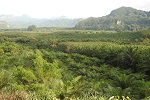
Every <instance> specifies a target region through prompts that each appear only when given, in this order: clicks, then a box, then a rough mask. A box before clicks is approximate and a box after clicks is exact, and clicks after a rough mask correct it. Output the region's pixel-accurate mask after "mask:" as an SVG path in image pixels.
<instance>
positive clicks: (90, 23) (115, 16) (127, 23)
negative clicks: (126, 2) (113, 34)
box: [75, 7, 150, 31]
mask: <svg viewBox="0 0 150 100" xmlns="http://www.w3.org/2000/svg"><path fill="white" fill-rule="evenodd" d="M75 29H89V30H116V31H137V30H143V29H150V12H147V11H142V10H137V9H134V8H131V7H120V8H118V9H115V10H113V11H112V12H111V13H110V14H109V15H107V16H103V17H99V18H93V17H91V18H87V19H85V20H82V21H80V22H79V23H78V24H77V25H76V26H75Z"/></svg>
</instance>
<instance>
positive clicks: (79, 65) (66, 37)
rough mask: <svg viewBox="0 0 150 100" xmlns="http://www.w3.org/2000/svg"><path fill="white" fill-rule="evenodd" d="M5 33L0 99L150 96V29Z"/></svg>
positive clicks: (99, 99) (0, 50) (101, 99)
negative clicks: (134, 30) (118, 31)
mask: <svg viewBox="0 0 150 100" xmlns="http://www.w3.org/2000/svg"><path fill="white" fill-rule="evenodd" d="M91 20H93V19H92V18H91ZM0 36H1V39H0V89H1V90H0V99H1V96H3V97H4V95H5V98H7V97H8V98H9V97H12V98H16V97H17V96H18V97H19V98H25V97H26V98H28V99H42V100H43V99H44V100H52V99H66V100H67V99H73V100H108V98H110V97H112V96H113V95H116V96H120V97H121V96H123V95H124V96H129V97H130V98H131V99H132V100H141V99H144V98H145V99H146V98H149V96H150V95H149V94H150V84H149V83H150V82H149V76H150V74H149V73H150V69H149V65H150V62H149V61H150V53H149V52H150V47H149V31H138V32H126V33H124V32H121V33H117V32H112V31H111V32H105V31H87V30H86V31H77V30H66V31H65V30H59V31H48V32H35V31H34V32H2V33H0ZM26 98H25V99H26Z"/></svg>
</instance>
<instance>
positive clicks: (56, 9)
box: [0, 0, 150, 18]
mask: <svg viewBox="0 0 150 100" xmlns="http://www.w3.org/2000/svg"><path fill="white" fill-rule="evenodd" d="M121 6H127V7H133V8H136V9H139V10H146V11H150V0H0V15H10V14H13V15H22V14H26V15H29V16H31V17H34V18H51V17H59V16H66V17H69V18H87V17H101V16H105V15H107V14H109V13H110V12H111V11H112V10H114V9H116V8H119V7H121Z"/></svg>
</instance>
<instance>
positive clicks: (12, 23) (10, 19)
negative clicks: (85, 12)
mask: <svg viewBox="0 0 150 100" xmlns="http://www.w3.org/2000/svg"><path fill="white" fill-rule="evenodd" d="M80 20H81V19H70V18H67V17H64V16H63V17H57V18H49V19H36V18H31V17H29V16H28V15H22V16H14V15H0V21H1V22H6V23H7V24H8V25H9V27H3V26H2V27H1V26H0V29H2V28H4V29H5V28H27V27H28V26H30V25H36V26H37V27H75V25H76V24H77V23H78V22H79V21H80Z"/></svg>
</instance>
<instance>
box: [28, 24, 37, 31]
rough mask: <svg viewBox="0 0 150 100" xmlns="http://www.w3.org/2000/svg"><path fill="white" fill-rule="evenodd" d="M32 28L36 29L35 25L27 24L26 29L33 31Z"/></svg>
mask: <svg viewBox="0 0 150 100" xmlns="http://www.w3.org/2000/svg"><path fill="white" fill-rule="evenodd" d="M34 30H36V26H35V25H31V26H28V31H34Z"/></svg>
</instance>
